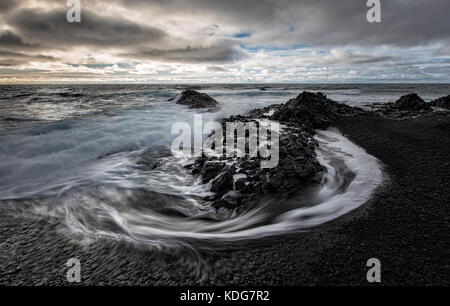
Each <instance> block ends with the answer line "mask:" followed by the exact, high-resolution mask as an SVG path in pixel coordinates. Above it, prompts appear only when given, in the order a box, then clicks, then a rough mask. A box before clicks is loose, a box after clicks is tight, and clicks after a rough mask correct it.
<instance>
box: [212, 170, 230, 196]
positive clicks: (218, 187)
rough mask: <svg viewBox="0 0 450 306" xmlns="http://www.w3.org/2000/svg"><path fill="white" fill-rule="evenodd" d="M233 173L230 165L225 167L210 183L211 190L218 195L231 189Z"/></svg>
mask: <svg viewBox="0 0 450 306" xmlns="http://www.w3.org/2000/svg"><path fill="white" fill-rule="evenodd" d="M233 174H234V170H233V169H232V168H230V167H228V168H226V170H225V171H224V172H222V173H221V174H220V175H219V176H218V177H216V178H215V179H214V180H213V181H212V183H211V191H212V192H215V193H216V194H217V195H218V196H222V195H224V194H226V193H228V192H229V191H232V190H233Z"/></svg>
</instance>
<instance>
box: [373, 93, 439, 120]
mask: <svg viewBox="0 0 450 306" xmlns="http://www.w3.org/2000/svg"><path fill="white" fill-rule="evenodd" d="M432 111H433V110H432V109H431V105H430V103H427V102H425V101H424V100H423V99H422V98H421V97H419V96H418V95H417V94H415V93H410V94H408V95H404V96H402V97H400V99H398V100H397V101H395V102H394V103H386V104H383V105H382V106H381V107H380V109H379V110H377V112H378V113H380V114H381V115H384V116H387V117H392V118H405V117H414V116H417V115H420V114H426V113H429V112H432Z"/></svg>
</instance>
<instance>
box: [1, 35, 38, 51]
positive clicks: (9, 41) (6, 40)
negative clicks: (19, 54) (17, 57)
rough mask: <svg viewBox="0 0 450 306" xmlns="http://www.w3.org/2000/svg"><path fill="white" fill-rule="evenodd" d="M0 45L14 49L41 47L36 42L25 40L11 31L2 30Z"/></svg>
mask: <svg viewBox="0 0 450 306" xmlns="http://www.w3.org/2000/svg"><path fill="white" fill-rule="evenodd" d="M0 46H2V47H8V48H14V49H33V48H38V47H39V45H38V44H36V43H28V42H25V41H24V40H23V39H22V38H21V37H20V36H18V35H16V34H14V33H12V32H11V31H3V32H0Z"/></svg>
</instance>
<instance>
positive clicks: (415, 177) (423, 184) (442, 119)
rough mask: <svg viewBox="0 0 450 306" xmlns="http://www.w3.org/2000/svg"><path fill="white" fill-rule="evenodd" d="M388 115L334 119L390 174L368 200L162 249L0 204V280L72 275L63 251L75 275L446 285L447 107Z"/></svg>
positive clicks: (182, 281) (61, 279)
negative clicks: (248, 233) (78, 234)
mask: <svg viewBox="0 0 450 306" xmlns="http://www.w3.org/2000/svg"><path fill="white" fill-rule="evenodd" d="M444 114H445V115H442V114H440V113H428V114H425V115H421V116H418V117H416V118H407V119H405V120H396V119H392V118H389V117H383V116H380V115H377V114H376V113H374V112H369V113H368V114H367V115H356V116H349V117H345V118H338V119H336V120H335V121H334V123H333V126H335V127H337V128H339V129H340V131H341V132H342V133H343V134H344V135H345V136H346V137H349V138H350V139H351V140H352V141H353V142H355V143H356V144H358V145H360V146H362V147H363V148H364V149H365V150H366V151H367V152H368V153H369V154H371V155H373V156H375V157H377V158H378V159H379V160H381V161H382V162H383V163H384V165H385V167H386V170H387V171H388V173H389V175H390V181H389V184H388V185H386V186H385V187H384V188H382V189H380V190H379V191H378V192H377V194H376V195H375V196H374V198H373V199H371V200H370V201H369V202H368V203H367V204H365V205H363V206H361V207H359V208H358V209H356V210H354V211H352V212H350V213H349V214H347V215H345V216H343V217H341V218H339V219H336V220H334V221H332V222H329V223H327V224H324V225H322V226H320V227H317V228H313V229H311V230H310V231H307V232H301V233H298V232H293V233H291V234H286V235H283V236H275V237H267V238H261V239H255V240H252V241H242V242H235V243H233V244H220V245H215V244H214V243H213V242H211V243H208V245H207V247H206V245H205V242H203V241H202V242H200V243H198V245H197V244H195V242H193V244H192V246H193V248H196V247H197V246H198V252H199V253H192V252H191V250H192V248H181V249H175V250H174V249H170V250H167V251H164V250H157V249H154V248H152V249H149V248H147V247H144V246H135V245H131V244H129V243H127V242H124V241H116V240H111V239H100V240H97V241H95V243H91V244H85V243H80V242H78V241H77V240H76V239H73V237H68V236H67V235H66V234H64V233H63V229H64V226H65V225H64V224H62V222H61V220H59V219H58V218H54V217H46V218H39V217H32V216H31V217H30V216H27V215H21V214H17V213H16V212H15V211H12V212H8V210H6V209H2V210H0V241H2V243H1V246H2V248H1V249H0V258H1V259H2V260H0V284H1V285H63V286H64V285H74V284H73V283H68V282H67V280H66V272H67V268H66V261H67V259H68V258H71V257H76V258H80V259H81V261H82V271H83V272H82V273H83V274H82V282H81V283H80V285H115V286H117V285H122V286H132V285H134V286H136V285H140V286H143V285H147V286H148V285H152V286H154V285H166V286H167V285H178V286H179V285H224V284H226V285H243V286H258V285H259V286H264V285H297V286H298V285H308V286H311V285H363V286H364V285H365V286H367V285H371V284H369V283H368V282H367V280H366V272H367V268H366V262H367V259H368V258H372V257H376V258H378V259H380V261H381V263H382V276H381V281H382V282H381V283H380V284H379V285H388V286H389V285H397V286H398V285H402V286H403V285H415V286H417V285H422V286H423V285H441V286H442V285H449V278H448V274H449V271H450V267H449V263H448V259H447V258H448V256H446V252H447V250H448V232H449V228H450V219H449V216H450V213H449V209H450V206H449V203H448V199H449V196H450V185H449V180H448V179H447V178H448V177H449V175H450V173H449V170H450V168H449V167H448V154H447V152H448V151H449V150H450V147H449V145H450V142H449V141H448V139H449V137H450V133H449V132H450V130H449V129H443V128H442V127H444V126H449V124H450V116H448V113H444Z"/></svg>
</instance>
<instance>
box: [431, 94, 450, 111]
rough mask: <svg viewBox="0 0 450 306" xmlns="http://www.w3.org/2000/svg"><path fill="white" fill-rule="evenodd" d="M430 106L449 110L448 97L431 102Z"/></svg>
mask: <svg viewBox="0 0 450 306" xmlns="http://www.w3.org/2000/svg"><path fill="white" fill-rule="evenodd" d="M430 105H431V106H434V107H440V108H445V109H450V95H448V96H445V97H441V98H439V99H436V100H434V101H431V103H430Z"/></svg>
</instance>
